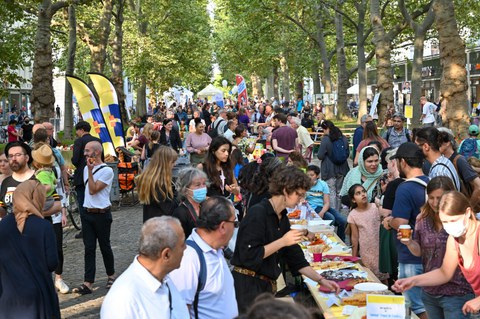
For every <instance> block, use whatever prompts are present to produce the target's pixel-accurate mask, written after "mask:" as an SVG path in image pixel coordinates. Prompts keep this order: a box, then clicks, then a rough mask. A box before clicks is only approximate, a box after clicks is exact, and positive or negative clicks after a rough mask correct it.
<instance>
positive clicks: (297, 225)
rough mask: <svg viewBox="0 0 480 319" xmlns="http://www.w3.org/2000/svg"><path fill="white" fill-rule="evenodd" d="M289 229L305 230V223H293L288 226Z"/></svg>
mask: <svg viewBox="0 0 480 319" xmlns="http://www.w3.org/2000/svg"><path fill="white" fill-rule="evenodd" d="M290 229H292V230H302V231H303V230H305V229H307V225H300V224H294V225H291V226H290Z"/></svg>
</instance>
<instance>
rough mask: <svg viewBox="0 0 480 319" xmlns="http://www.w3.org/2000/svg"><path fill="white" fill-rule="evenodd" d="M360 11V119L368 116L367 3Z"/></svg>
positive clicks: (360, 7) (358, 44) (359, 6)
mask: <svg viewBox="0 0 480 319" xmlns="http://www.w3.org/2000/svg"><path fill="white" fill-rule="evenodd" d="M356 8H357V11H358V26H357V65H358V99H359V106H358V119H357V122H358V123H360V118H361V117H362V115H364V114H367V59H366V58H365V41H366V38H367V36H368V35H365V16H366V10H367V2H366V1H365V0H363V1H362V3H361V4H359V5H357V6H356Z"/></svg>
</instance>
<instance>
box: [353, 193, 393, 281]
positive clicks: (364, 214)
mask: <svg viewBox="0 0 480 319" xmlns="http://www.w3.org/2000/svg"><path fill="white" fill-rule="evenodd" d="M348 197H349V198H350V202H351V203H352V204H351V205H352V210H351V211H350V214H349V215H348V219H347V220H348V224H349V226H350V230H351V236H350V239H351V241H352V255H353V256H359V255H361V256H362V262H363V264H364V265H365V266H366V267H368V268H370V270H372V271H373V273H374V274H375V275H376V276H377V277H378V278H379V279H380V280H385V279H387V276H388V275H387V274H384V273H380V271H379V270H378V260H379V246H380V232H379V230H380V212H379V211H378V208H377V206H376V205H375V204H372V203H369V202H368V197H367V191H366V190H365V188H364V187H363V186H362V185H360V184H354V185H352V187H350V189H349V190H348Z"/></svg>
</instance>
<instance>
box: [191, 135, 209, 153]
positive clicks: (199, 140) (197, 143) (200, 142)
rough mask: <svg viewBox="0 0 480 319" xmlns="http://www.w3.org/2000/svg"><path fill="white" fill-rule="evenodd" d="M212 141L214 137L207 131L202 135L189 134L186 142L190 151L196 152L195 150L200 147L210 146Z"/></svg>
mask: <svg viewBox="0 0 480 319" xmlns="http://www.w3.org/2000/svg"><path fill="white" fill-rule="evenodd" d="M211 142H212V138H211V137H210V135H208V134H207V133H202V135H198V134H197V133H190V134H188V136H187V141H186V142H185V144H186V146H187V151H188V152H189V153H195V151H196V150H198V149H202V148H205V147H209V146H210V143H211Z"/></svg>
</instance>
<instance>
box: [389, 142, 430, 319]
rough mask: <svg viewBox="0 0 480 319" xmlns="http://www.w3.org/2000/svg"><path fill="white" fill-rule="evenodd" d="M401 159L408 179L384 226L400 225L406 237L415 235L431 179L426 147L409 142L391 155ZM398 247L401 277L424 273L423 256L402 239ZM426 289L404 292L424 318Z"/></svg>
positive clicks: (399, 188) (414, 310)
mask: <svg viewBox="0 0 480 319" xmlns="http://www.w3.org/2000/svg"><path fill="white" fill-rule="evenodd" d="M391 159H392V160H393V159H396V160H397V167H398V170H399V172H400V177H402V178H404V179H405V182H403V183H402V184H400V186H398V188H397V191H396V192H395V202H394V204H393V209H392V215H391V216H388V217H385V219H384V220H383V226H384V227H385V228H386V229H387V230H388V229H392V228H393V229H396V230H399V231H400V232H401V233H402V239H403V238H404V237H405V239H406V236H407V235H408V236H409V237H410V236H411V232H412V229H414V228H415V221H416V219H417V216H418V214H419V213H420V208H421V207H422V206H423V205H424V204H425V202H426V195H425V194H426V192H425V188H426V186H427V183H428V181H429V178H428V176H425V175H424V174H423V171H422V165H423V160H424V155H423V152H422V150H421V149H420V148H419V147H418V146H417V145H416V144H415V143H412V142H407V143H404V144H402V145H400V147H399V148H398V150H397V153H396V154H395V155H394V156H392V157H391ZM396 247H397V251H398V278H407V277H412V276H415V275H419V274H422V273H423V266H422V260H421V258H420V257H416V256H414V255H413V254H412V253H411V252H410V251H409V250H408V248H407V247H406V246H405V245H403V244H402V243H401V242H400V240H398V239H396ZM421 294H422V290H421V288H419V287H415V288H412V289H410V290H409V291H406V292H405V293H404V295H405V298H406V299H407V301H409V302H410V303H411V308H412V311H413V312H415V314H416V315H417V316H418V317H420V318H422V319H423V318H425V319H426V318H427V315H426V312H425V307H424V305H423V302H422V299H421Z"/></svg>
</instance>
